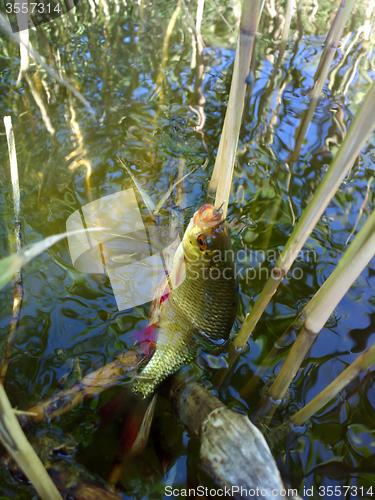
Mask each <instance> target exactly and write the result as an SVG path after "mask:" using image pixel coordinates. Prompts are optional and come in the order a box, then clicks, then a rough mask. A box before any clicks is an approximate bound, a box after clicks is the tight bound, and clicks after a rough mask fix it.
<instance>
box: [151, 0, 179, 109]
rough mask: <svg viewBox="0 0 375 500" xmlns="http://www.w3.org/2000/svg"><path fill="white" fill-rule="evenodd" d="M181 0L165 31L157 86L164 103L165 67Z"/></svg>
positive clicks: (161, 102) (160, 98)
mask: <svg viewBox="0 0 375 500" xmlns="http://www.w3.org/2000/svg"><path fill="white" fill-rule="evenodd" d="M181 1H182V0H178V2H177V5H176V8H175V10H174V12H173V14H172V17H171V19H170V20H169V23H168V27H167V31H166V33H165V37H164V41H163V58H162V61H161V64H160V69H159V73H158V76H157V78H156V88H157V92H158V97H159V102H160V104H163V102H164V93H163V81H164V76H165V68H166V65H167V62H168V47H169V39H170V37H171V35H172V33H173V29H174V26H175V24H176V21H177V18H178V16H179V14H180V10H181Z"/></svg>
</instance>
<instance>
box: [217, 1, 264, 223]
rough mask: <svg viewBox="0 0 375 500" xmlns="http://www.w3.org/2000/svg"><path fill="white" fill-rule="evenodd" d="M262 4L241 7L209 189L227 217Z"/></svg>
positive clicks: (249, 3) (248, 4) (249, 4)
mask: <svg viewBox="0 0 375 500" xmlns="http://www.w3.org/2000/svg"><path fill="white" fill-rule="evenodd" d="M259 6H260V4H259V0H245V1H244V3H243V6H242V14H241V21H240V33H239V38H238V44H237V51H236V58H235V61H234V70H233V76H232V82H231V87H230V93H229V101H228V107H227V112H226V115H225V120H224V126H223V131H222V134H221V138H220V143H219V149H218V152H217V156H216V161H215V166H214V170H213V173H212V177H211V180H210V184H209V186H208V196H209V197H210V198H212V199H214V198H215V206H216V207H220V206H222V207H223V208H222V210H223V213H224V216H226V213H227V210H228V200H229V193H230V188H231V184H232V176H233V168H234V162H235V157H236V150H237V144H238V137H239V133H240V127H241V120H242V112H243V108H244V101H245V92H246V87H247V83H246V78H247V76H248V73H249V69H250V62H251V56H252V52H253V47H254V40H255V35H256V30H257V26H258V19H259Z"/></svg>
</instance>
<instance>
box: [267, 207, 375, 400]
mask: <svg viewBox="0 0 375 500" xmlns="http://www.w3.org/2000/svg"><path fill="white" fill-rule="evenodd" d="M374 253H375V212H373V213H372V214H371V216H370V217H369V218H368V219H367V221H366V223H365V224H364V226H363V228H362V229H361V230H360V232H359V233H358V234H357V236H356V237H355V238H354V240H353V242H352V243H351V245H350V246H349V248H348V249H347V251H346V252H345V254H344V256H343V257H342V258H341V259H340V261H339V263H338V265H337V267H336V269H335V270H334V271H333V273H332V274H331V276H330V277H329V278H328V280H327V281H326V282H325V283H324V285H323V286H322V287H321V288H320V290H319V292H318V293H317V294H316V296H315V297H314V298H313V299H312V301H311V302H312V304H310V306H309V309H308V312H307V314H306V320H305V323H304V326H303V328H302V331H301V333H300V334H299V335H298V337H297V340H296V341H295V343H294V344H293V347H292V349H291V351H290V353H289V355H288V357H287V359H286V361H285V363H284V364H283V366H282V368H281V370H280V373H279V374H278V376H277V377H276V380H275V382H274V383H273V384H272V386H271V387H270V390H269V393H268V394H269V397H270V398H272V399H273V400H274V401H275V400H280V399H282V398H283V397H284V396H285V394H286V391H287V390H288V387H289V385H290V384H291V382H292V380H293V379H294V377H295V376H296V373H297V371H298V369H299V367H300V366H301V363H302V362H303V360H304V359H305V357H306V355H307V353H308V352H309V350H310V348H311V346H312V344H313V343H314V342H315V340H316V337H317V336H318V334H319V332H320V331H321V329H322V328H323V327H324V325H325V323H326V321H327V320H328V318H329V316H330V315H331V314H332V312H333V311H334V309H335V308H336V307H337V305H338V303H339V302H340V301H341V299H342V298H343V297H344V295H345V294H346V293H347V291H348V290H349V288H350V287H351V285H352V284H353V282H354V281H355V280H356V279H357V278H358V276H359V275H360V273H361V272H362V271H363V270H364V269H365V267H366V266H367V264H368V263H369V262H370V260H371V259H372V257H373V256H374Z"/></svg>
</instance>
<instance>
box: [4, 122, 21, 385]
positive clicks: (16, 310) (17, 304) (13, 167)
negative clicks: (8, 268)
mask: <svg viewBox="0 0 375 500" xmlns="http://www.w3.org/2000/svg"><path fill="white" fill-rule="evenodd" d="M4 126H5V132H6V137H7V142H8V153H9V163H10V173H11V179H12V189H13V207H14V236H15V246H16V252H17V253H19V252H20V251H21V249H22V241H21V201H20V186H19V181H18V165H17V154H16V145H15V141H14V134H13V127H12V119H11V117H10V116H5V117H4ZM22 300H23V284H22V270H21V269H20V270H19V271H18V272H17V274H16V276H15V284H14V299H13V311H12V319H11V320H10V326H9V333H8V338H7V343H6V346H5V350H4V354H3V357H2V360H1V364H0V383H1V384H3V385H4V384H5V379H6V376H7V372H8V366H9V363H10V360H11V358H12V353H13V347H14V344H15V342H16V338H17V328H18V323H19V320H20V315H21V307H22Z"/></svg>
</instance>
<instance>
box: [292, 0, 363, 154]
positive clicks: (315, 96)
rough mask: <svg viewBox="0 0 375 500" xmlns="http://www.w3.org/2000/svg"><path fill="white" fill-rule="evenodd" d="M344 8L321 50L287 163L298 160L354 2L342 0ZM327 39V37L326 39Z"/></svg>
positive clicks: (353, 0)
mask: <svg viewBox="0 0 375 500" xmlns="http://www.w3.org/2000/svg"><path fill="white" fill-rule="evenodd" d="M344 1H345V7H344V8H343V9H342V10H340V9H339V10H340V12H338V14H339V17H338V20H337V22H336V27H335V28H334V30H333V32H332V34H331V35H330V38H329V43H328V44H326V47H327V49H326V50H325V49H324V50H323V52H322V55H321V57H320V61H319V65H318V69H317V71H316V73H315V76H314V81H315V85H314V90H313V91H312V94H311V100H310V104H309V107H308V109H307V110H306V112H305V113H304V114H303V116H302V120H301V124H300V126H299V128H298V132H297V135H296V141H295V147H294V150H293V152H292V154H291V155H290V157H289V159H288V162H291V163H294V162H296V161H297V160H298V158H299V154H300V151H301V147H302V143H303V141H304V139H305V136H306V132H307V129H308V128H309V125H310V122H311V120H312V118H313V116H314V113H315V110H316V107H317V105H318V103H319V100H320V96H321V94H322V90H323V86H324V82H325V81H326V79H327V76H328V73H329V70H330V68H331V65H332V61H333V58H334V57H335V53H336V50H337V47H338V44H339V42H340V38H341V35H342V32H343V30H344V27H345V24H346V22H347V20H348V18H349V15H350V12H351V10H352V8H353V5H354V3H355V0H344ZM336 19H337V18H335V19H334V22H333V24H335V21H336ZM327 38H328V37H327Z"/></svg>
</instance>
